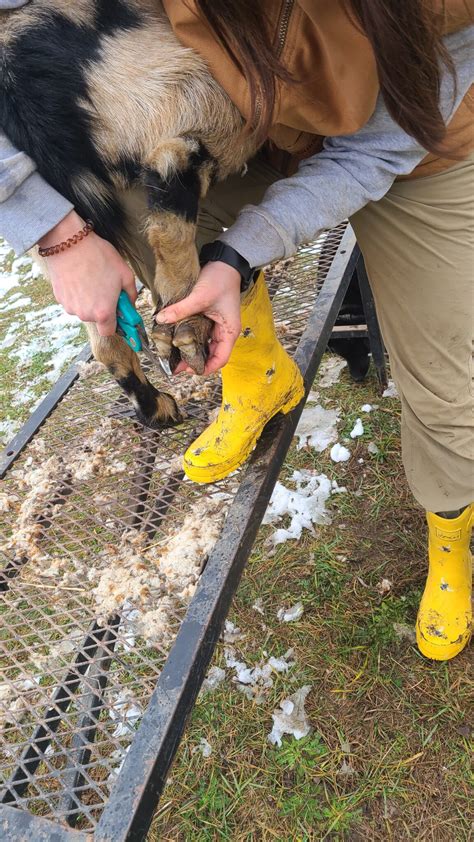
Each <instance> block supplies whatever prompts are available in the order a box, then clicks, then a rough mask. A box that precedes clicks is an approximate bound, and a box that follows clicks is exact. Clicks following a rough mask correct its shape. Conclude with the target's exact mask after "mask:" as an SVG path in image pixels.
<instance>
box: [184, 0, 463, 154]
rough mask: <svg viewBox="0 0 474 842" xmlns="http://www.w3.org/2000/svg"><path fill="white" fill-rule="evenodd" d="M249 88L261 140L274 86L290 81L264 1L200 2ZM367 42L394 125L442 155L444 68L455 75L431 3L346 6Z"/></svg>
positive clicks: (400, 0)
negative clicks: (272, 36)
mask: <svg viewBox="0 0 474 842" xmlns="http://www.w3.org/2000/svg"><path fill="white" fill-rule="evenodd" d="M196 3H197V6H198V8H199V9H200V11H201V12H202V14H203V15H204V17H205V18H206V19H207V21H208V22H209V24H210V26H211V27H212V29H213V30H214V32H215V33H216V35H217V36H218V38H219V39H220V40H221V42H222V44H223V45H224V47H225V48H226V50H227V52H228V53H229V54H230V55H231V56H232V58H233V60H234V61H235V62H236V64H237V65H238V66H239V68H240V70H241V71H242V73H243V75H244V76H245V79H246V82H247V84H248V86H249V90H250V96H251V103H252V112H253V117H252V120H251V124H252V128H253V129H255V130H256V132H257V135H258V137H259V138H261V139H262V140H263V139H264V138H265V136H266V134H267V132H268V129H269V127H270V123H271V117H272V112H273V106H274V102H275V80H276V79H277V78H279V79H283V80H286V81H291V77H290V75H289V73H288V71H287V70H286V69H285V68H284V67H283V65H282V64H281V62H280V55H279V45H275V44H272V42H271V39H270V35H269V33H268V29H267V25H266V21H265V18H264V15H263V13H262V11H261V9H260V8H259V4H258V0H196ZM345 3H346V6H347V11H348V13H349V14H352V16H353V17H354V18H355V19H356V21H357V22H358V24H359V25H360V27H361V28H362V30H363V31H364V33H365V34H366V35H367V38H368V39H369V41H370V43H371V45H372V49H373V51H374V54H375V58H376V62H377V70H378V76H379V82H380V89H381V92H382V94H383V97H384V100H385V103H386V106H387V108H388V111H389V112H390V114H391V116H392V117H393V119H394V120H395V121H396V122H397V123H398V124H399V125H400V126H401V127H402V129H404V130H405V131H406V132H407V133H408V134H409V135H411V136H412V137H414V138H415V139H416V140H417V141H418V142H419V143H420V144H421V145H422V146H423V147H424V148H425V149H428V150H430V151H433V152H439V151H440V150H441V147H442V142H443V140H444V137H445V134H446V128H445V124H444V121H443V117H442V115H441V113H440V110H439V91H440V84H441V69H442V67H443V65H444V66H448V68H449V69H450V71H451V72H452V73H453V72H454V71H453V67H452V63H451V61H450V57H449V54H448V53H447V51H446V50H445V48H444V45H443V42H442V40H441V37H440V32H439V26H438V20H437V18H436V16H435V15H434V12H433V8H432V4H431V3H430V2H427V0H345Z"/></svg>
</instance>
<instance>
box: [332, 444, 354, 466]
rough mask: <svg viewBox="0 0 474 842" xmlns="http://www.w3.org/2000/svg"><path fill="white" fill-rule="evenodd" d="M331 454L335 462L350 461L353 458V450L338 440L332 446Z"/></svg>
mask: <svg viewBox="0 0 474 842" xmlns="http://www.w3.org/2000/svg"><path fill="white" fill-rule="evenodd" d="M330 456H331V459H332V461H333V462H348V461H349V459H350V458H351V452H350V450H348V449H347V447H344V445H342V444H339V442H338V443H337V444H335V445H333V447H331V453H330Z"/></svg>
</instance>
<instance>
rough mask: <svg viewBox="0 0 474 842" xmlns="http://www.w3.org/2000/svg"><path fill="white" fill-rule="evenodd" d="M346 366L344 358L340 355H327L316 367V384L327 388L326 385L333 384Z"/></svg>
mask: <svg viewBox="0 0 474 842" xmlns="http://www.w3.org/2000/svg"><path fill="white" fill-rule="evenodd" d="M346 366H347V362H346V360H343V359H341V358H340V357H328V358H327V359H325V360H323V362H322V363H321V365H320V366H319V369H318V377H317V382H318V386H320V387H321V388H322V389H327V388H328V386H334V384H335V383H337V382H338V380H339V377H340V374H341V371H342V369H343V368H345V367H346Z"/></svg>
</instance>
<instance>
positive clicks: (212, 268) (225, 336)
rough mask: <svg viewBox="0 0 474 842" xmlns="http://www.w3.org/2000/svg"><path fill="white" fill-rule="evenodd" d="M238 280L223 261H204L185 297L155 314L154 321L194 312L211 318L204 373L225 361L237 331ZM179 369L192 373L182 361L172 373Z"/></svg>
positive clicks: (173, 319) (179, 318) (167, 321)
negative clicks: (193, 285) (190, 290)
mask: <svg viewBox="0 0 474 842" xmlns="http://www.w3.org/2000/svg"><path fill="white" fill-rule="evenodd" d="M240 282H241V278H240V273H239V272H237V270H236V269H233V268H232V266H228V265H227V263H222V262H221V261H220V260H216V261H213V262H211V263H206V265H205V266H204V268H203V269H202V270H201V274H200V275H199V278H198V280H197V282H196V285H195V287H194V289H193V291H192V292H191V293H190V294H189V295H188V297H187V298H183V300H182V301H178V302H177V303H176V304H170V305H169V307H165V308H164V309H163V310H161V312H159V313H158V314H157V316H156V317H155V318H156V321H157V322H158V324H174V323H175V322H180V321H182V320H183V319H187V318H188V317H189V316H194V315H196V314H198V313H203V314H204V315H205V316H207V317H208V318H209V319H212V321H213V322H214V328H213V330H212V336H211V342H210V344H209V358H208V360H207V363H206V368H205V369H204V374H211V373H212V372H214V371H218V369H220V368H222V367H223V366H224V365H225V364H226V362H227V361H228V359H229V357H230V355H231V351H232V348H233V347H234V344H235V341H236V339H237V337H238V336H239V334H240ZM180 371H187V372H190V373H191V374H194V372H193V371H192V369H191V368H189V366H187V365H186V363H184V362H181V363H179V365H178V366H177V367H176V369H175V371H174V373H175V374H178V373H179V372H180Z"/></svg>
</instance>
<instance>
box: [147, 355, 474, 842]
mask: <svg viewBox="0 0 474 842" xmlns="http://www.w3.org/2000/svg"><path fill="white" fill-rule="evenodd" d="M316 388H317V384H316ZM321 398H322V399H323V402H324V403H325V404H326V405H328V406H332V407H334V406H338V407H340V409H341V422H340V424H339V430H340V440H342V438H343V437H344V435H348V434H349V433H350V430H351V429H352V427H353V424H354V422H355V420H356V418H358V417H361V418H362V421H363V424H364V429H365V432H364V436H363V437H362V438H360V439H358V440H357V441H355V442H353V441H352V440H351V441H350V443H349V444H348V446H349V447H350V449H351V450H352V452H353V458H352V459H351V460H350V462H348V463H344V464H338V465H334V464H333V463H331V461H330V460H329V458H328V456H327V454H326V453H324V454H316V453H315V452H314V451H309V450H308V451H306V450H302V451H296V450H295V449H293V450H291V451H290V453H289V455H288V459H287V462H286V465H285V468H284V470H283V472H282V482H285V479H287V478H288V477H289V476H290V475H291V472H292V471H293V470H294V469H295V468H308V469H316V470H317V471H318V473H320V472H325V473H326V474H327V475H328V476H329V477H331V478H334V479H337V481H338V482H339V484H340V485H345V486H346V487H347V488H348V493H347V494H341V495H337V496H335V497H333V498H332V500H333V502H332V504H331V505H332V509H333V522H332V524H331V525H329V526H325V527H321V528H319V529H318V532H317V534H316V535H315V536H313V535H311V534H310V533H309V532H305V533H304V534H303V536H302V539H301V541H300V542H298V543H297V542H288V543H286V544H283V545H281V546H279V547H277V550H276V552H275V555H273V556H271V555H269V554H268V548H267V545H266V538H267V537H268V535H269V534H270V533H271V531H272V527H270V526H267V527H262V528H261V530H260V533H259V538H258V540H257V543H256V545H255V547H254V551H253V553H252V556H251V558H250V559H249V562H248V565H247V568H246V571H245V574H244V577H243V580H242V583H241V585H240V588H239V590H238V593H237V596H236V599H235V601H234V606H233V610H232V612H231V615H230V619H231V620H232V621H233V622H234V623H235V624H236V625H238V626H239V627H240V628H241V629H242V630H243V631H244V632H245V638H244V639H243V640H242V641H239V642H238V644H237V649H238V654H239V657H241V658H242V659H243V660H245V661H246V663H248V664H253V663H256V662H257V661H258V660H259V659H260V658H261V657H263V653H264V652H266V653H267V654H268V655H275V656H278V655H281V654H282V653H284V652H285V651H286V650H287V649H288V648H289V647H290V646H291V647H293V648H294V650H295V658H296V665H295V667H293V669H292V670H291V671H290V672H289V673H288V675H280V676H278V677H277V678H276V680H275V685H274V687H273V688H272V689H271V690H270V691H269V694H268V697H267V699H266V700H265V702H264V704H261V705H256V704H253V703H252V702H249V701H248V700H247V699H246V698H245V697H244V696H242V694H241V693H239V692H238V690H237V689H236V688H235V685H233V684H232V682H231V680H230V673H228V678H227V680H226V681H225V682H224V683H223V684H222V685H220V687H219V688H218V689H217V690H216V691H214V692H213V693H211V694H206V695H205V696H204V697H202V698H201V699H200V700H199V703H198V704H197V706H196V707H195V709H194V712H193V715H192V717H191V720H190V722H189V725H188V728H187V731H186V734H185V736H184V738H183V741H182V744H181V747H180V749H179V752H178V756H177V759H176V762H175V765H174V767H173V769H172V772H171V775H170V779H169V783H168V785H167V787H166V790H165V793H164V795H163V798H162V801H161V805H160V807H159V810H158V812H157V815H156V817H155V821H154V823H153V827H152V830H151V832H150V835H149V840H150V842H158V840H160V841H161V840H169V842H171V841H173V842H175V840H183V842H187V840H193V842H194V840H199V841H200V840H202V842H204V841H206V842H207V840H226V842H227V840H228V842H247V840H248V842H250V840H252V842H253V841H254V840H275V839H276V840H281V842H286V840H297V842H306V840H307V842H310V840H311V841H312V840H318V841H319V840H341V842H342V840H350V842H356V840H392V839H393V840H411V839H413V840H430V842H431V840H433V842H461V840H468V839H470V838H471V837H470V834H471V820H472V808H471V807H470V806H469V796H470V793H471V787H472V778H471V775H470V763H469V761H470V756H469V748H470V746H469V740H468V738H467V735H468V733H469V726H468V724H467V723H468V721H469V710H472V702H473V699H474V696H473V686H472V681H470V678H469V665H470V662H471V657H470V654H469V652H465V653H463V654H462V655H461V656H459V657H458V658H457V659H455V660H454V661H453V662H451V663H450V664H432V663H429V662H426V661H425V660H424V659H423V658H422V656H421V655H420V654H419V653H418V651H417V649H416V647H415V646H414V645H412V644H411V643H410V642H407V641H406V640H401V639H399V638H398V637H397V634H396V633H395V630H394V623H395V624H396V623H400V624H403V625H406V626H408V627H413V624H414V620H415V617H416V612H417V606H418V602H419V599H420V595H421V591H422V588H423V581H424V576H425V570H426V557H425V554H426V550H425V526H424V515H423V512H421V511H420V510H419V509H418V508H417V507H416V505H415V503H414V502H413V500H412V498H411V496H410V494H409V492H408V489H407V486H406V481H405V478H404V475H403V470H402V466H401V461H400V441H399V403H398V401H396V400H388V399H382V398H380V397H379V395H378V394H377V386H376V383H375V381H374V379H373V378H372V379H370V380H369V381H368V382H367V383H366V384H365V385H363V386H355V385H354V384H352V383H351V382H350V381H349V378H348V376H347V373H346V372H343V375H342V377H341V380H340V383H338V384H337V385H336V386H334V387H331V388H330V389H326V390H324V391H323V390H322V391H321ZM363 403H371V404H374V403H375V404H379V409H378V410H376V411H374V412H373V413H371V414H370V415H367V414H365V413H361V411H360V407H361V406H362V404H363ZM370 441H374V442H375V443H376V444H377V447H378V448H379V452H378V453H377V454H376V455H371V454H369V453H368V451H367V445H368V443H369V442H370ZM359 459H363V460H364V461H363V462H362V463H359V461H358V460H359ZM382 578H387V579H389V580H390V581H391V583H392V587H391V590H390V591H389V593H387V594H386V595H384V596H381V595H380V593H379V592H378V590H377V587H376V586H377V584H378V583H379V582H380V581H381V579H382ZM257 598H260V599H262V603H263V606H264V612H265V613H264V616H262V615H260V614H259V613H258V612H256V611H255V610H254V609H253V608H252V605H253V604H254V602H255V600H256V599H257ZM297 601H301V602H303V605H304V608H305V611H304V614H303V617H302V618H301V619H300V620H299V621H298V622H296V623H290V624H282V623H280V622H278V620H277V618H276V612H277V610H278V608H279V607H281V606H282V605H288V606H289V605H292V604H294V603H295V602H297ZM214 663H216V664H218V665H219V666H222V667H225V661H224V659H223V651H222V647H221V646H220V647H218V650H217V652H216V655H215V658H214ZM303 684H310V685H311V686H312V691H311V693H310V694H309V696H308V699H307V705H306V707H307V710H308V712H309V715H310V720H311V724H312V727H313V731H312V733H311V734H310V735H309V736H308V737H306V738H305V739H303V740H301V741H296V740H294V739H293V738H289V737H284V741H283V745H282V747H281V748H278V747H274V746H271V745H270V744H269V743H268V741H267V734H268V733H269V731H270V730H271V726H272V718H271V714H272V712H273V710H274V709H275V708H276V707H278V704H279V702H280V701H281V700H282V699H283V698H286V697H287V696H288V695H291V694H292V693H293V692H294V691H295V689H297V688H298V687H300V686H302V685H303ZM201 737H205V738H206V739H207V740H208V741H209V742H210V744H211V746H212V748H213V753H212V755H211V757H210V758H208V759H204V758H203V757H202V755H201V754H200V753H199V752H198V751H194V752H193V749H195V748H196V746H198V744H199V741H200V739H201Z"/></svg>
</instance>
